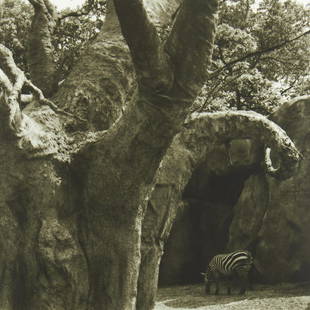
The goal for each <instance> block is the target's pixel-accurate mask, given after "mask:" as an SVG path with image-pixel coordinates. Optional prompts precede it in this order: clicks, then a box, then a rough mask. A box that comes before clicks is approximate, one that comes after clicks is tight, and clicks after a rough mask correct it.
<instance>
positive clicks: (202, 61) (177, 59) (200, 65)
mask: <svg viewBox="0 0 310 310" xmlns="http://www.w3.org/2000/svg"><path fill="white" fill-rule="evenodd" d="M217 7H218V3H217V0H184V2H183V4H182V6H181V8H180V10H179V12H178V14H177V17H176V21H175V24H174V27H173V29H172V31H171V34H170V36H169V38H168V40H167V43H166V47H165V50H166V51H167V53H169V55H170V57H171V61H172V63H173V65H174V69H175V83H176V85H177V88H178V89H179V90H180V89H181V90H182V93H183V94H184V96H185V97H188V98H191V99H192V98H194V97H196V95H197V93H198V92H199V91H200V89H201V87H202V85H203V83H204V82H205V80H206V78H207V68H208V66H209V64H210V62H211V55H212V51H213V42H214V36H215V16H216V13H217Z"/></svg>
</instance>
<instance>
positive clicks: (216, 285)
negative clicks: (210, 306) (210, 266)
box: [214, 280, 220, 295]
mask: <svg viewBox="0 0 310 310" xmlns="http://www.w3.org/2000/svg"><path fill="white" fill-rule="evenodd" d="M219 291H220V283H219V281H218V280H216V281H215V293H214V294H215V295H218V294H219Z"/></svg>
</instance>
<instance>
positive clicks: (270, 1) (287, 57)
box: [0, 0, 310, 114]
mask: <svg viewBox="0 0 310 310" xmlns="http://www.w3.org/2000/svg"><path fill="white" fill-rule="evenodd" d="M105 8H106V1H105V0H87V1H85V2H84V5H83V6H81V7H80V8H78V9H77V10H76V11H74V12H71V11H69V10H65V11H62V12H60V15H59V19H58V23H57V27H56V28H55V30H54V33H53V36H52V38H53V45H54V48H55V52H56V53H55V61H56V63H57V68H58V75H59V80H62V79H64V78H65V77H66V76H67V74H68V73H69V72H70V71H71V69H72V67H73V66H74V64H75V62H76V60H77V59H78V57H79V55H80V53H81V51H82V50H83V48H86V47H87V45H88V44H89V42H91V41H92V40H93V39H94V38H95V37H96V35H97V34H98V32H99V30H100V29H101V26H102V24H103V20H104V16H105ZM32 14H33V13H32V7H31V6H30V5H29V4H28V3H27V2H24V1H22V0H3V2H2V4H1V5H0V17H1V19H0V27H1V30H0V43H2V44H4V45H6V46H7V47H8V48H10V49H11V50H12V51H13V53H14V58H15V59H16V62H17V64H18V65H19V66H20V67H21V68H22V69H23V70H24V71H27V60H26V49H27V34H28V32H29V29H30V23H31V15H32ZM309 16H310V14H309V10H307V9H305V8H304V7H302V6H301V5H298V4H297V3H295V2H293V1H291V0H286V1H285V2H283V1H280V0H262V1H261V2H260V3H259V6H257V5H256V4H255V2H254V0H227V1H223V2H222V3H221V9H220V14H219V26H218V30H217V38H216V42H215V48H214V54H213V64H212V67H211V70H210V72H209V80H208V82H207V84H206V85H205V86H204V88H203V89H202V92H201V95H200V96H199V97H198V98H197V100H196V102H195V105H194V107H193V110H198V111H202V110H207V111H216V110H225V109H239V110H240V109H241V110H244V109H246V110H254V111H257V112H260V113H263V114H269V113H270V112H272V111H273V109H274V108H275V107H277V106H278V105H279V104H280V103H281V101H283V99H285V98H286V97H292V96H297V95H304V94H309V93H310V77H309V73H308V72H309V69H310V65H309V59H310V52H309V51H310V42H309V36H303V37H301V38H299V39H298V40H295V41H292V42H290V43H286V44H283V46H281V48H276V49H274V50H273V51H271V52H268V53H265V52H264V51H266V50H268V49H272V47H274V46H277V45H281V44H282V43H283V42H287V41H289V40H291V39H292V38H296V37H297V36H299V35H300V34H301V33H303V32H304V31H306V30H308V29H309V19H310V18H309ZM251 53H253V55H252V56H251V55H250V54H251ZM249 55H250V56H251V57H248V56H249ZM239 60H240V61H239Z"/></svg>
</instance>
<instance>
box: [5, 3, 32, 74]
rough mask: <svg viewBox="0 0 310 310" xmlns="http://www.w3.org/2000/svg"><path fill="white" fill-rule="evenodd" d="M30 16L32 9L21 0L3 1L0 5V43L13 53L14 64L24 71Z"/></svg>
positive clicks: (25, 67)
mask: <svg viewBox="0 0 310 310" xmlns="http://www.w3.org/2000/svg"><path fill="white" fill-rule="evenodd" d="M31 15H32V8H31V7H30V5H28V4H27V3H26V2H23V1H21V0H3V1H2V3H1V4H0V43H2V44H3V45H5V46H6V47H7V48H9V49H10V50H11V51H12V52H13V54H14V59H15V62H16V63H17V64H18V66H19V67H21V68H22V69H23V70H24V71H27V65H26V64H27V61H26V49H27V39H28V33H29V29H30V24H31Z"/></svg>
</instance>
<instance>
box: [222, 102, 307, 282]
mask: <svg viewBox="0 0 310 310" xmlns="http://www.w3.org/2000/svg"><path fill="white" fill-rule="evenodd" d="M272 119H273V120H274V121H275V122H276V123H277V124H279V125H280V126H281V127H282V128H283V129H284V130H285V131H286V132H287V134H288V135H289V136H290V137H291V138H292V140H293V141H294V143H295V144H296V146H297V147H298V149H299V150H300V152H301V153H302V154H303V157H304V158H303V160H302V162H301V163H300V166H299V169H298V172H297V173H296V174H295V175H293V176H292V177H291V178H289V179H287V180H285V181H282V182H279V181H277V180H275V179H273V178H270V177H268V176H265V175H252V176H251V177H250V178H249V179H248V180H247V182H246V184H245V186H244V188H243V191H242V193H241V195H240V197H239V200H238V202H237V204H236V205H235V207H234V218H233V221H232V224H231V226H230V233H229V244H228V247H229V248H239V247H250V248H252V250H253V252H254V253H255V256H256V259H257V260H258V262H259V266H260V268H261V269H262V272H263V274H264V278H265V279H266V280H268V281H272V282H274V281H283V280H309V277H310V210H309V207H310V98H309V97H308V98H303V99H299V100H295V101H293V102H290V103H287V104H284V105H283V106H282V107H281V108H280V109H279V110H278V111H277V112H276V113H275V114H274V115H273V116H272Z"/></svg>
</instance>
